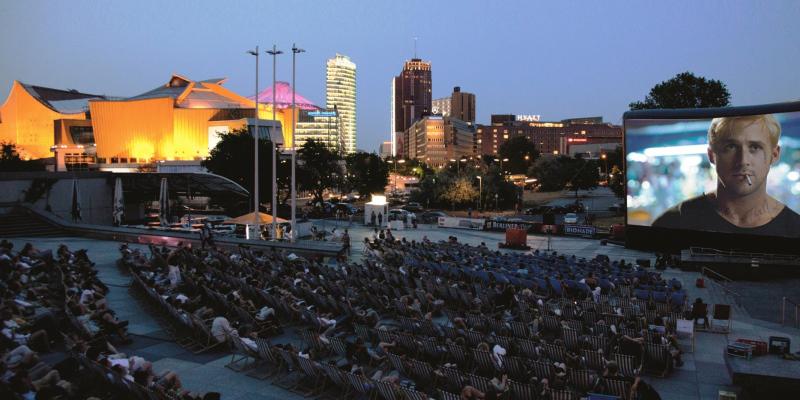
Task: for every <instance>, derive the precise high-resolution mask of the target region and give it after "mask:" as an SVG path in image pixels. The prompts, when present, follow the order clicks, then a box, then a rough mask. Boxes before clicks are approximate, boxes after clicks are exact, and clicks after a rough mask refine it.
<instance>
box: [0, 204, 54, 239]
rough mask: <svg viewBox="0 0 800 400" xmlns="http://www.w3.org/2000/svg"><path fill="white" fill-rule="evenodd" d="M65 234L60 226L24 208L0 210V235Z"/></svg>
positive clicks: (7, 236)
mask: <svg viewBox="0 0 800 400" xmlns="http://www.w3.org/2000/svg"><path fill="white" fill-rule="evenodd" d="M65 234H66V232H65V231H64V230H63V229H62V228H61V227H59V226H56V225H53V224H51V223H50V222H47V221H45V220H44V219H43V218H41V217H39V216H38V215H36V213H34V212H32V211H29V210H27V209H25V208H21V207H12V208H7V209H6V211H5V212H2V211H0V237H3V238H11V237H53V236H63V235H65Z"/></svg>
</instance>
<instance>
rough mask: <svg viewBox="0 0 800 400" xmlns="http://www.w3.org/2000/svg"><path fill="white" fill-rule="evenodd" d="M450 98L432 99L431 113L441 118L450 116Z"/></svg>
mask: <svg viewBox="0 0 800 400" xmlns="http://www.w3.org/2000/svg"><path fill="white" fill-rule="evenodd" d="M451 100H452V97H442V98H441V99H433V102H432V106H431V113H432V114H436V115H441V116H443V117H449V116H450V108H451V105H452V102H451Z"/></svg>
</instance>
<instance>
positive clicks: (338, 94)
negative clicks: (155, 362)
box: [325, 54, 356, 154]
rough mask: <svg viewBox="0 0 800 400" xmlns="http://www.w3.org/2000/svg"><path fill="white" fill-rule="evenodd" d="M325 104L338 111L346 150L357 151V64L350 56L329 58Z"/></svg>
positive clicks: (349, 151)
mask: <svg viewBox="0 0 800 400" xmlns="http://www.w3.org/2000/svg"><path fill="white" fill-rule="evenodd" d="M325 88H326V90H325V96H326V102H325V103H326V104H325V106H326V107H327V108H328V109H329V110H332V109H334V108H336V110H337V111H338V113H339V115H340V118H341V123H342V131H343V132H344V152H345V153H347V154H350V153H354V152H355V151H356V64H355V63H353V62H352V61H350V57H347V56H343V55H341V54H336V57H334V58H331V59H328V63H327V69H326V84H325Z"/></svg>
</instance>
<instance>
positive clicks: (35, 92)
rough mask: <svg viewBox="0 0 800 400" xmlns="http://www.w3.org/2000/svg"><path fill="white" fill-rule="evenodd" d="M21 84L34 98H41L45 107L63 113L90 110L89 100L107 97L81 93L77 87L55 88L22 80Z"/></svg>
mask: <svg viewBox="0 0 800 400" xmlns="http://www.w3.org/2000/svg"><path fill="white" fill-rule="evenodd" d="M20 85H22V87H23V88H24V89H25V90H26V91H27V92H28V93H30V95H31V96H33V98H35V99H36V100H39V101H40V102H41V103H42V104H44V105H45V107H48V108H50V109H52V110H53V111H56V112H59V113H61V114H77V113H82V112H86V111H88V110H89V100H95V99H101V100H103V99H106V98H107V97H106V96H103V95H99V94H88V93H81V92H79V91H77V90H75V89H68V90H62V89H53V88H49V87H44V86H36V85H28V84H25V83H22V82H20Z"/></svg>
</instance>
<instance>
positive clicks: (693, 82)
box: [630, 72, 731, 110]
mask: <svg viewBox="0 0 800 400" xmlns="http://www.w3.org/2000/svg"><path fill="white" fill-rule="evenodd" d="M730 100H731V94H730V93H729V92H728V88H727V87H726V86H725V84H724V83H722V82H721V81H718V80H715V79H706V78H704V77H702V76H699V77H698V76H695V75H694V74H693V73H691V72H682V73H680V74H678V75H675V77H674V78H672V79H670V80H668V81H664V82H661V83H659V84H657V85H655V86H654V87H653V88H652V89H650V94H648V95H647V97H645V99H644V101H635V102H633V103H631V104H630V108H631V110H644V109H654V108H708V107H727V106H728V105H730Z"/></svg>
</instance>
